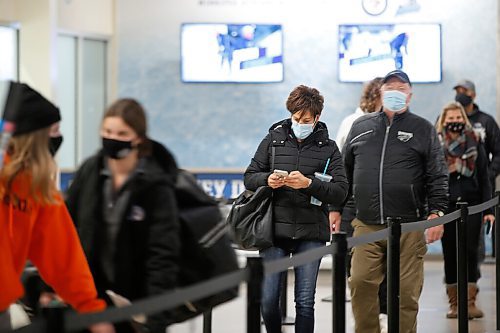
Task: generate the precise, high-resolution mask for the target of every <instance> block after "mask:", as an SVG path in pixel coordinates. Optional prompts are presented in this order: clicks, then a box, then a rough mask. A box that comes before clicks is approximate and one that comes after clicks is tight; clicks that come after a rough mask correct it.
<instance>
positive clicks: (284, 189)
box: [244, 85, 348, 333]
mask: <svg viewBox="0 0 500 333" xmlns="http://www.w3.org/2000/svg"><path fill="white" fill-rule="evenodd" d="M323 103H324V99H323V96H321V95H320V93H319V91H318V90H317V89H314V88H310V87H306V86H303V85H301V86H298V87H296V88H295V89H294V90H293V91H292V92H291V93H290V95H289V97H288V100H287V102H286V107H287V109H288V111H290V113H291V118H288V119H285V120H283V121H280V122H278V123H276V124H274V125H273V126H272V127H271V128H270V130H269V134H267V136H266V137H265V138H264V139H263V140H262V142H261V143H260V145H259V147H258V148H257V152H256V153H255V156H254V157H253V158H252V161H251V163H250V165H249V166H248V168H247V170H246V171H245V175H244V182H245V187H246V188H247V189H249V190H256V189H257V188H258V187H260V186H270V187H271V188H273V224H274V246H272V247H270V248H267V249H263V250H261V251H260V254H261V256H263V258H264V260H265V261H269V260H276V259H279V258H283V257H288V256H290V255H294V254H297V253H300V252H304V251H307V250H310V249H313V248H318V247H321V246H324V245H325V242H327V241H329V240H330V234H331V232H332V231H333V230H339V228H340V222H339V223H337V225H335V221H333V223H332V224H330V223H329V220H328V214H329V212H328V204H333V205H337V206H338V205H340V204H341V203H342V202H343V201H344V200H345V198H346V196H347V189H348V184H347V180H346V176H345V172H344V167H343V164H342V159H341V156H340V152H339V149H338V148H337V145H336V144H335V142H334V141H333V140H330V139H329V137H328V130H327V128H326V125H325V124H324V123H322V122H320V121H319V118H320V116H321V112H322V110H323ZM273 148H274V151H275V154H274V156H275V158H274V161H272V156H273V153H272V151H273ZM273 163H274V169H272V167H271V166H272V165H273ZM275 169H278V170H283V171H286V172H288V175H287V176H281V175H280V174H279V173H277V172H273V171H274V170H275ZM316 172H318V173H320V174H326V175H329V176H331V180H330V181H321V180H319V179H317V178H315V173H316ZM311 197H314V198H316V199H318V200H319V201H320V202H318V201H317V200H315V199H313V200H311V199H312V198H311ZM319 265H320V260H317V261H314V262H310V263H307V264H305V265H302V266H299V267H295V268H294V272H295V312H296V317H295V332H298V333H312V332H313V331H314V294H315V291H316V279H317V275H318V270H319ZM284 274H286V272H281V273H277V274H272V275H270V276H266V277H265V278H264V284H263V294H262V309H261V310H262V317H263V318H264V323H265V326H266V329H267V332H268V333H278V332H281V312H280V306H286V304H285V305H280V304H279V303H280V302H279V299H280V297H279V293H280V289H281V288H280V286H281V281H282V279H283V278H284Z"/></svg>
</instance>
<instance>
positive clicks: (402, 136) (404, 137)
mask: <svg viewBox="0 0 500 333" xmlns="http://www.w3.org/2000/svg"><path fill="white" fill-rule="evenodd" d="M397 138H398V140H399V141H401V142H408V141H410V140H411V138H413V133H410V132H403V131H398V136H397Z"/></svg>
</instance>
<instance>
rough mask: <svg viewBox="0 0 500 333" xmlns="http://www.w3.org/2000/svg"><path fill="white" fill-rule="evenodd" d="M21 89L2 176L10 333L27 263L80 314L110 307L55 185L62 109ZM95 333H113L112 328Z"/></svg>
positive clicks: (2, 302)
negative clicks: (56, 129) (53, 148)
mask: <svg viewBox="0 0 500 333" xmlns="http://www.w3.org/2000/svg"><path fill="white" fill-rule="evenodd" d="M19 88H20V90H21V91H22V94H21V102H20V106H19V108H18V110H17V111H16V112H15V114H14V115H13V116H12V118H13V119H7V120H9V121H12V122H13V124H14V126H15V129H14V132H13V137H12V138H11V139H10V140H9V143H8V150H7V155H6V157H5V164H4V166H3V168H2V170H1V171H0V195H1V203H0V267H2V274H0V285H1V286H2V291H1V292H0V323H2V322H3V325H4V326H3V327H0V328H8V325H9V323H8V319H7V320H6V318H8V312H7V311H6V310H7V308H8V307H9V305H10V304H11V303H13V302H15V301H16V300H17V299H19V297H21V296H22V294H23V287H22V284H21V281H20V276H21V274H22V271H23V268H24V265H25V263H26V260H30V261H31V262H32V263H33V264H34V265H35V266H36V267H37V268H38V271H39V273H40V275H41V277H42V278H43V280H44V281H45V282H47V283H48V284H49V285H50V286H51V287H53V288H54V289H55V291H56V293H57V294H58V295H59V296H60V297H61V298H62V299H63V300H64V301H65V302H67V303H69V304H70V305H71V306H72V307H73V308H75V309H76V310H77V311H79V312H94V311H100V310H103V309H104V308H105V307H106V304H105V302H104V301H103V300H100V299H98V298H97V291H96V288H95V285H94V281H93V278H92V275H91V273H90V269H89V266H88V264H87V260H86V258H85V254H84V252H83V250H82V247H81V245H80V241H79V239H78V235H77V233H76V230H75V227H74V225H73V221H72V220H71V217H70V215H69V213H68V211H67V209H66V206H65V205H64V201H63V199H62V196H61V194H60V193H59V192H58V191H57V189H56V185H55V181H54V179H55V174H56V165H55V162H54V160H53V158H52V155H51V153H50V139H49V132H50V127H51V125H53V124H54V123H57V122H59V121H60V119H61V117H60V114H59V110H58V109H57V108H56V107H55V106H54V105H53V104H52V103H50V102H49V101H48V100H46V99H45V98H44V97H43V96H41V95H40V94H39V93H38V92H36V91H34V90H33V89H31V88H30V87H29V86H27V85H24V84H23V85H20V86H19ZM2 318H3V319H2ZM5 324H6V325H5ZM0 325H2V324H0ZM6 326H7V327H6ZM90 330H91V331H92V332H93V333H97V332H99V333H105V332H106V333H108V332H114V329H113V326H112V325H110V324H96V325H93V326H92V327H90Z"/></svg>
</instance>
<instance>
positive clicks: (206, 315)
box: [203, 309, 212, 333]
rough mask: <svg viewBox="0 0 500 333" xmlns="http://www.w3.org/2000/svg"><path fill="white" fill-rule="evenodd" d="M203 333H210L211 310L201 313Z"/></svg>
mask: <svg viewBox="0 0 500 333" xmlns="http://www.w3.org/2000/svg"><path fill="white" fill-rule="evenodd" d="M203 333H212V309H210V310H207V311H205V312H203Z"/></svg>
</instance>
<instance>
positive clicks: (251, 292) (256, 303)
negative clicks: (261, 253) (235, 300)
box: [247, 257, 264, 333]
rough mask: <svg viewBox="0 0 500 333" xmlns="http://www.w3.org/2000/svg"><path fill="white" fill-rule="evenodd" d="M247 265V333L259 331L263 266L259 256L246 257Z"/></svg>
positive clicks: (257, 332) (258, 332)
mask: <svg viewBox="0 0 500 333" xmlns="http://www.w3.org/2000/svg"><path fill="white" fill-rule="evenodd" d="M247 267H248V268H249V269H250V278H249V280H248V283H247V285H248V288H247V333H260V305H261V299H262V281H263V279H264V266H263V265H262V258H261V257H248V258H247Z"/></svg>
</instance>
